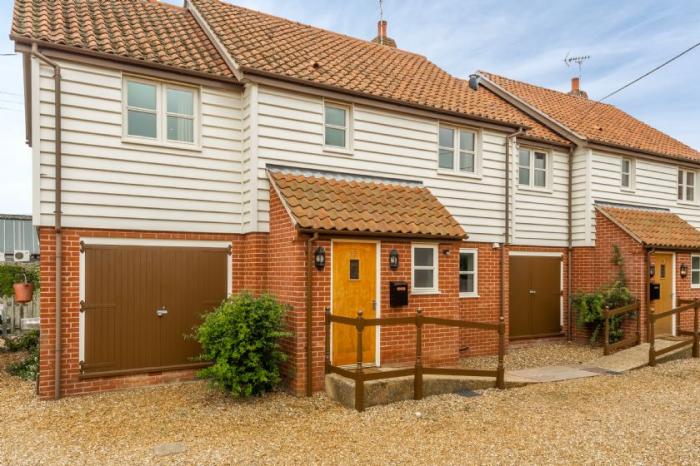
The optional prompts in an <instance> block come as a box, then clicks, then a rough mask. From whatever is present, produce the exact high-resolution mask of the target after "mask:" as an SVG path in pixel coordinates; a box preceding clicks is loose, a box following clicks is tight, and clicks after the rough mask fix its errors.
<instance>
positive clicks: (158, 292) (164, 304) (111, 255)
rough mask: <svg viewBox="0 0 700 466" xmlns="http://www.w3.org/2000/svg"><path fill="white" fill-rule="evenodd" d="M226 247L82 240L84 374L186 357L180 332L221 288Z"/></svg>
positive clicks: (171, 364)
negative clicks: (112, 243) (187, 246)
mask: <svg viewBox="0 0 700 466" xmlns="http://www.w3.org/2000/svg"><path fill="white" fill-rule="evenodd" d="M227 264H228V260H227V250H225V249H210V248H201V249H199V248H172V247H134V246H128V247H127V246H116V245H99V246H98V245H86V246H85V269H84V274H85V300H84V304H83V306H82V308H83V312H84V315H83V321H84V334H83V335H81V339H82V341H83V342H84V355H83V361H82V371H83V373H84V374H104V375H109V374H120V373H136V372H143V371H153V370H162V369H167V368H176V367H186V366H189V365H193V361H192V357H193V356H196V355H197V354H198V353H199V346H198V344H197V343H196V342H195V341H193V340H191V339H185V338H184V335H186V334H190V333H191V332H192V327H193V326H194V325H196V324H198V323H199V322H201V319H200V315H201V314H202V313H204V312H206V311H208V310H210V309H211V308H213V307H215V306H216V305H217V304H218V303H220V302H221V300H223V299H224V298H225V297H226V293H227V289H228V287H227V277H228V273H227Z"/></svg>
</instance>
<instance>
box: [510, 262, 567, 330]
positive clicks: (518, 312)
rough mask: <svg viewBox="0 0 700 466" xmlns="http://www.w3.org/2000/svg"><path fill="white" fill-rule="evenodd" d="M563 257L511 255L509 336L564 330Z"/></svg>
mask: <svg viewBox="0 0 700 466" xmlns="http://www.w3.org/2000/svg"><path fill="white" fill-rule="evenodd" d="M560 303H561V259H560V258H559V257H539V256H538V257H534V256H511V258H510V337H511V338H528V337H529V338H535V337H544V336H552V335H558V334H560V333H561V331H562V329H561V321H560V315H559V312H560V305H561V304H560Z"/></svg>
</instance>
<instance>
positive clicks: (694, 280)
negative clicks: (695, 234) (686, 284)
mask: <svg viewBox="0 0 700 466" xmlns="http://www.w3.org/2000/svg"><path fill="white" fill-rule="evenodd" d="M690 280H691V285H692V286H693V288H700V256H692V257H691V259H690Z"/></svg>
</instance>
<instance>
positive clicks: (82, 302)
mask: <svg viewBox="0 0 700 466" xmlns="http://www.w3.org/2000/svg"><path fill="white" fill-rule="evenodd" d="M85 310H86V307H85V301H80V312H85Z"/></svg>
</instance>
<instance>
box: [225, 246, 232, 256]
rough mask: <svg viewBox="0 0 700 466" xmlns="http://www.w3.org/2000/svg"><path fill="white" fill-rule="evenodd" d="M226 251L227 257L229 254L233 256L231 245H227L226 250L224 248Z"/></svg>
mask: <svg viewBox="0 0 700 466" xmlns="http://www.w3.org/2000/svg"><path fill="white" fill-rule="evenodd" d="M226 249H228V255H229V256H230V255H231V254H233V245H232V244H229V245H228V248H226Z"/></svg>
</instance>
